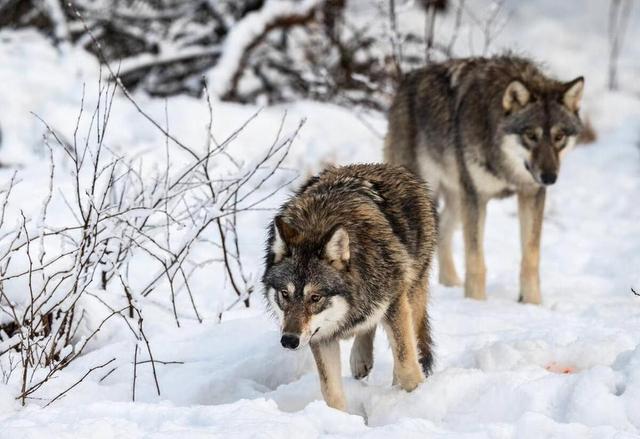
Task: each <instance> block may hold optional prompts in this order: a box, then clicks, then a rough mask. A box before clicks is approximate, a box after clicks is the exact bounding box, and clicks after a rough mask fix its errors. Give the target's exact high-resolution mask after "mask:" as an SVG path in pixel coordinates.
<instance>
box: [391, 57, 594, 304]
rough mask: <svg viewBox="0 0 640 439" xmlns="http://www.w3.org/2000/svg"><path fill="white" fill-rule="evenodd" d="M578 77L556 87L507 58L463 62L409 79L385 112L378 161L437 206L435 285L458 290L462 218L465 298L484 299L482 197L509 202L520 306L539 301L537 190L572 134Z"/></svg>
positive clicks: (549, 179)
mask: <svg viewBox="0 0 640 439" xmlns="http://www.w3.org/2000/svg"><path fill="white" fill-rule="evenodd" d="M583 85H584V80H583V78H582V77H579V78H576V79H574V80H573V81H569V82H559V81H556V80H554V79H551V78H549V77H547V76H545V75H544V74H543V73H541V72H540V70H539V69H538V67H537V66H536V65H535V64H533V63H532V62H531V61H528V60H526V59H522V58H518V57H514V56H510V55H507V56H500V57H495V58H469V59H460V60H452V61H449V62H445V63H442V64H435V65H432V66H429V67H426V68H424V69H421V70H417V71H415V72H412V73H410V74H409V75H407V77H406V78H405V79H404V81H403V83H402V84H401V85H400V88H399V90H398V94H397V96H396V98H395V101H394V103H393V105H392V106H391V110H390V114H389V131H388V134H387V138H386V141H385V151H384V153H385V160H386V161H387V162H388V163H391V164H396V165H404V166H406V167H407V168H409V169H411V170H412V171H413V172H415V173H417V174H419V175H421V176H422V177H423V178H424V179H425V180H427V181H428V183H429V185H430V187H431V189H432V190H433V191H434V193H435V194H437V196H438V197H440V198H442V199H443V201H444V207H443V209H442V212H441V215H440V219H441V223H440V235H439V239H438V262H439V266H440V275H439V280H440V282H441V283H442V284H444V285H449V286H451V285H460V284H461V283H462V282H461V281H460V279H459V277H458V275H457V273H456V269H455V266H454V263H453V257H452V249H451V241H452V235H453V232H454V229H455V227H456V225H457V223H458V221H459V217H460V216H462V225H463V234H464V245H465V263H466V273H465V282H464V288H465V296H466V297H472V298H475V299H484V298H485V271H486V269H485V263H484V255H483V249H482V240H483V234H484V222H485V211H486V204H487V201H488V200H489V199H491V198H496V197H504V196H507V195H510V194H513V193H517V196H518V213H519V217H520V239H521V246H522V261H521V269H520V300H521V301H524V302H527V303H540V301H541V297H540V279H539V260H540V234H541V229H542V216H543V210H544V200H545V187H546V186H548V185H551V184H553V183H555V181H556V179H557V177H558V170H559V168H560V159H561V157H562V155H563V154H564V152H565V151H567V150H568V149H569V148H570V147H572V146H573V145H574V144H575V141H576V136H577V135H578V134H579V132H580V130H581V129H582V124H581V122H580V118H579V116H578V109H579V104H580V99H581V96H582V89H583Z"/></svg>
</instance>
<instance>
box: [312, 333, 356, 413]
mask: <svg viewBox="0 0 640 439" xmlns="http://www.w3.org/2000/svg"><path fill="white" fill-rule="evenodd" d="M311 352H313V357H314V358H315V360H316V367H317V368H318V375H319V377H320V390H321V391H322V396H323V397H324V400H325V401H326V403H327V405H328V406H329V407H333V408H334V409H338V410H342V411H346V410H347V402H346V400H345V397H344V390H343V389H342V373H341V368H340V342H339V341H338V339H335V340H328V341H320V342H318V343H312V344H311Z"/></svg>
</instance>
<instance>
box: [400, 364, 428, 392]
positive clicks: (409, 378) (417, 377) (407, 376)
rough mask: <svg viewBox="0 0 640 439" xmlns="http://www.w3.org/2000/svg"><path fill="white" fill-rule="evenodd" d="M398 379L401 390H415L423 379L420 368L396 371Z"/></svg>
mask: <svg viewBox="0 0 640 439" xmlns="http://www.w3.org/2000/svg"><path fill="white" fill-rule="evenodd" d="M398 381H399V382H400V387H402V390H405V391H407V392H411V391H413V390H415V388H416V387H418V386H419V385H420V384H421V383H422V382H423V381H424V377H423V375H422V373H421V372H420V370H419V369H418V370H414V371H406V372H405V373H402V374H400V373H398Z"/></svg>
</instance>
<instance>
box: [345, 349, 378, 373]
mask: <svg viewBox="0 0 640 439" xmlns="http://www.w3.org/2000/svg"><path fill="white" fill-rule="evenodd" d="M350 364H351V375H353V377H354V378H355V379H357V380H361V379H363V378H366V377H367V376H369V372H371V369H372V368H373V355H370V354H369V353H367V352H364V350H363V349H352V350H351V358H350Z"/></svg>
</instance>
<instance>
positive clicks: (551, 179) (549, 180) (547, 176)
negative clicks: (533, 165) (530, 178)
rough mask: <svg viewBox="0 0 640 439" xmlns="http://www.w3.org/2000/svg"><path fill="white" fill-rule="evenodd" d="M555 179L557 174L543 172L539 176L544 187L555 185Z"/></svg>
mask: <svg viewBox="0 0 640 439" xmlns="http://www.w3.org/2000/svg"><path fill="white" fill-rule="evenodd" d="M557 179H558V173H557V172H543V173H542V174H540V180H542V183H543V184H545V185H551V184H553V183H555V182H556V180H557Z"/></svg>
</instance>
